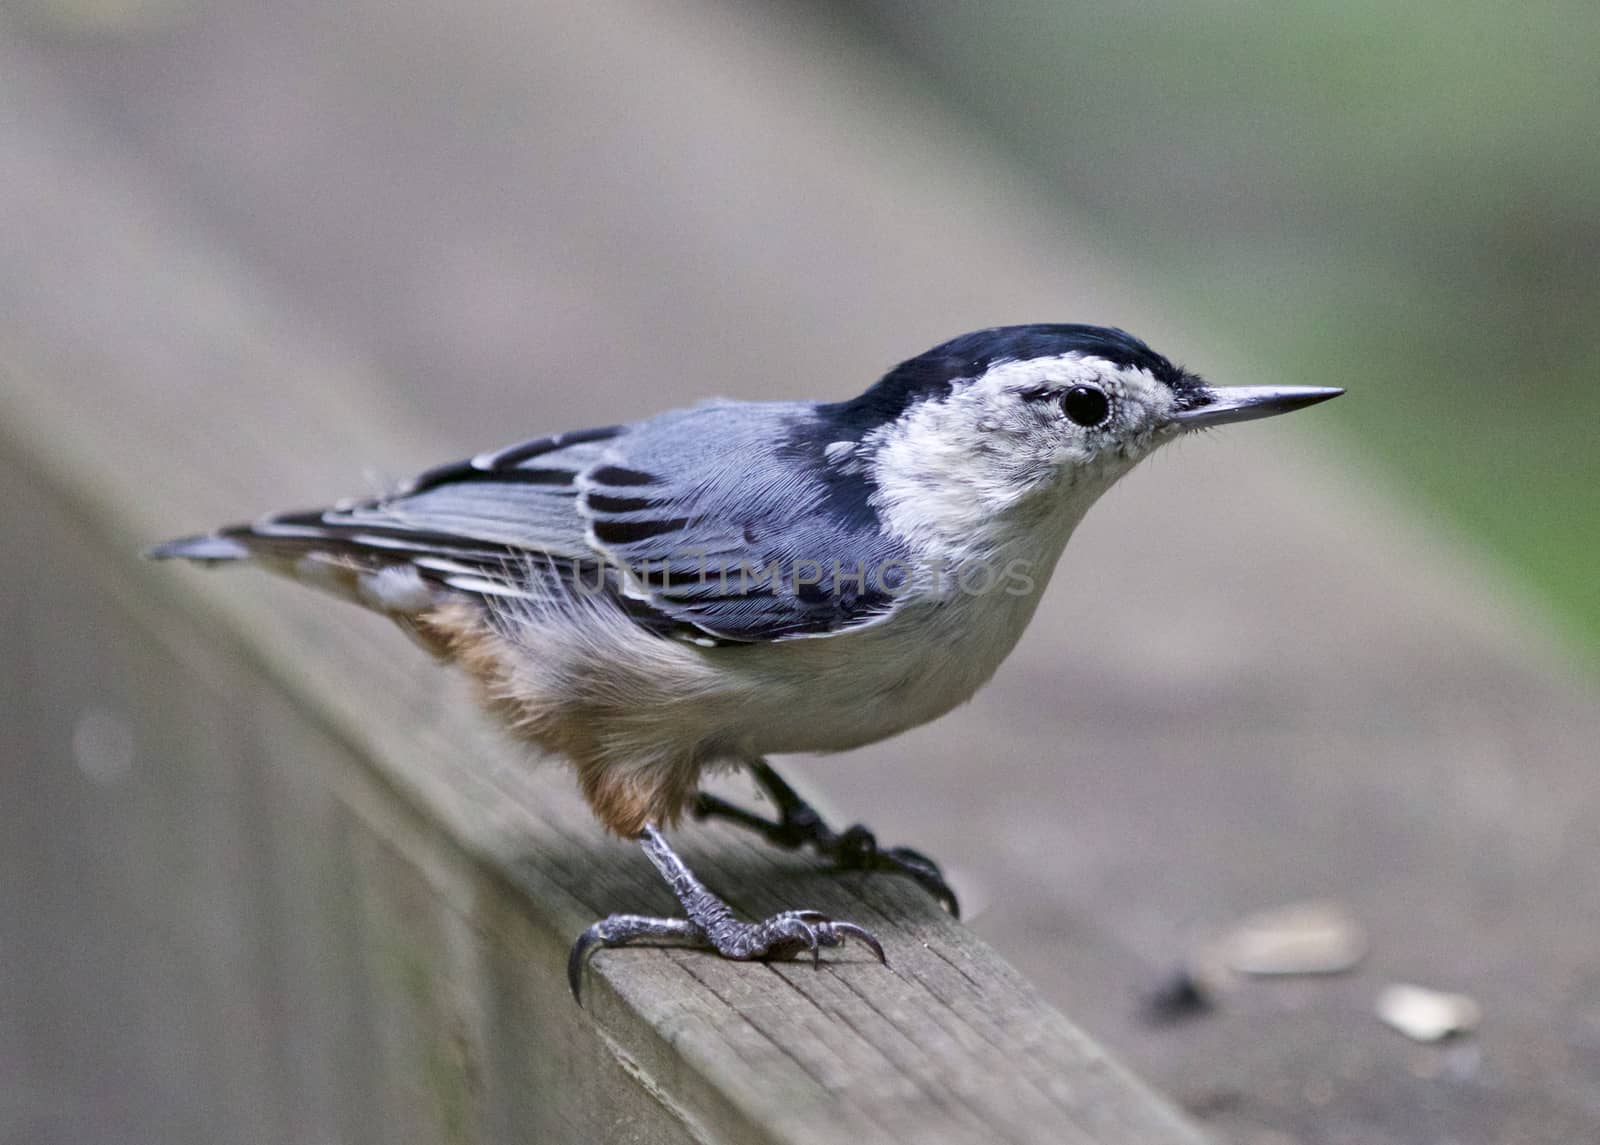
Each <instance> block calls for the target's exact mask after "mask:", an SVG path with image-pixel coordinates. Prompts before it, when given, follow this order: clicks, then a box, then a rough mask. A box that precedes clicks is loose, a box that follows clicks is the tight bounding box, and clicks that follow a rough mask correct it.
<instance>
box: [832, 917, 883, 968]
mask: <svg viewBox="0 0 1600 1145" xmlns="http://www.w3.org/2000/svg"><path fill="white" fill-rule="evenodd" d="M833 929H834V930H835V931H837V932H838V934H839V941H840V942H843V941H844V939H845V938H847V937H848V938H854V939H857V940H858V941H860V942H861V943H862V944H863V945H864V946H866V948H867V949H868V950H870V951H872V953H874V954H876V955H877V956H878V962H879V963H880V964H881V965H884V966H887V965H889V957H888V955H886V954H884V952H883V943H881V942H879V941H878V939H877V936H876V935H874V934H873V933H872V932H871V931H870V930H868V929H867V928H866V927H864V926H857V925H856V924H855V923H853V922H836V923H834V924H833Z"/></svg>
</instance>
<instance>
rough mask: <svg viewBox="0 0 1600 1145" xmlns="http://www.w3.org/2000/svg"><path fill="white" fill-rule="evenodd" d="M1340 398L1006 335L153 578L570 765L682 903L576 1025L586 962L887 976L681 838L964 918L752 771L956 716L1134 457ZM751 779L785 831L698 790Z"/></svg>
mask: <svg viewBox="0 0 1600 1145" xmlns="http://www.w3.org/2000/svg"><path fill="white" fill-rule="evenodd" d="M1343 392H1344V391H1343V390H1342V389H1335V388H1327V387H1315V386H1216V385H1212V384H1211V383H1210V382H1208V381H1206V380H1205V379H1203V378H1202V377H1200V376H1199V375H1197V374H1195V373H1192V372H1190V371H1189V370H1187V369H1185V368H1183V367H1182V366H1179V365H1176V364H1174V363H1173V361H1172V360H1170V359H1169V358H1167V357H1165V356H1163V355H1161V354H1159V353H1157V352H1156V351H1154V350H1152V349H1151V348H1150V347H1149V346H1148V345H1147V344H1146V343H1144V342H1143V341H1141V340H1139V339H1138V338H1136V337H1134V336H1133V335H1131V334H1128V333H1126V332H1124V331H1122V330H1120V329H1116V328H1112V327H1104V326H1094V325H1083V324H1075V323H1035V324H1028V325H1017V326H1000V327H992V328H988V329H983V330H977V331H974V332H972V333H968V334H964V335H962V336H960V337H957V338H954V339H952V340H950V341H947V342H944V343H942V344H940V345H938V346H935V347H934V348H933V349H931V350H928V351H926V352H925V353H922V354H919V355H917V356H915V357H912V358H910V359H908V360H906V361H904V362H902V363H900V364H899V365H898V366H895V367H894V368H893V369H891V370H889V371H888V372H887V373H886V374H884V375H883V376H882V377H881V378H880V379H879V380H878V381H877V382H876V383H874V384H873V385H871V386H870V387H868V388H867V389H866V390H864V391H863V392H861V393H860V394H859V395H858V396H855V397H853V398H849V399H846V400H839V401H800V400H794V401H760V402H757V401H738V400H728V399H717V400H712V401H707V402H704V403H701V404H698V405H695V406H692V407H688V408H684V409H678V410H673V411H669V412H666V413H661V414H658V415H655V416H653V417H648V418H645V419H643V420H639V421H633V422H627V423H621V424H616V425H609V426H603V427H599V428H593V429H582V430H576V431H569V432H564V433H556V434H553V435H549V436H545V437H538V438H534V439H532V440H528V441H523V442H520V443H518V444H514V445H510V446H506V447H504V448H499V449H492V450H489V451H487V452H483V453H479V454H477V455H476V456H473V457H470V458H468V459H466V460H462V461H457V462H452V463H449V464H445V465H440V466H437V467H435V468H432V469H429V470H427V471H425V472H423V473H422V474H420V475H419V476H417V477H415V478H413V479H411V480H409V481H407V482H405V483H403V484H401V485H399V486H397V487H395V488H393V489H392V490H391V491H389V492H387V493H384V494H382V495H377V496H368V497H362V498H355V499H351V500H346V501H341V502H339V503H336V504H334V505H333V506H331V507H329V508H323V509H315V510H310V511H295V512H285V513H276V514H272V515H270V516H266V517H263V518H261V519H258V520H256V521H254V522H252V523H249V524H237V525H230V526H227V527H224V528H220V529H217V530H215V531H213V532H209V533H205V534H201V535H196V536H188V537H183V538H180V539H177V540H172V541H168V542H166V543H164V544H160V545H157V546H155V547H154V548H153V549H151V550H149V551H148V553H147V555H148V556H150V557H153V558H157V559H170V558H183V559H187V560H189V561H193V562H198V563H200V564H203V565H207V566H213V565H222V564H251V565H256V566H260V567H263V568H265V569H268V570H271V571H273V572H277V573H282V574H285V575H287V576H290V577H292V578H294V579H296V580H298V581H301V582H303V583H306V584H309V585H313V586H316V587H318V588H321V589H324V590H328V591H331V592H333V593H335V594H337V595H339V596H341V597H343V598H345V599H347V600H350V601H353V602H355V603H358V604H360V605H363V606H365V607H366V608H368V609H371V610H373V611H376V612H378V613H380V614H383V615H385V616H387V617H389V618H391V619H392V620H393V621H395V622H396V623H398V624H399V625H400V626H401V627H403V628H404V629H405V630H406V631H407V632H409V633H410V634H411V635H412V636H414V637H415V638H416V639H417V640H418V641H419V642H420V643H422V644H423V645H424V646H425V647H426V648H428V649H429V650H430V651H432V652H433V653H434V654H436V655H437V656H438V657H440V658H441V659H443V660H446V661H449V662H453V663H454V664H456V665H458V666H459V667H460V668H461V669H463V670H464V671H465V672H466V673H467V674H468V675H469V676H470V677H471V678H472V679H473V680H474V681H475V682H476V685H477V693H478V696H479V698H480V700H481V702H482V704H483V705H484V706H485V707H486V708H487V709H488V710H489V711H490V712H491V713H492V714H493V715H494V716H495V717H497V718H498V719H499V721H500V723H501V724H502V725H503V727H504V728H506V729H507V730H508V731H509V732H510V734H511V735H512V736H513V737H515V738H516V739H518V740H520V741H522V742H523V743H525V744H527V745H530V746H531V747H532V748H534V749H537V750H538V751H539V752H541V753H543V754H544V755H548V756H554V757H558V758H561V759H564V760H565V761H566V762H567V763H568V764H570V766H571V768H572V771H573V774H574V775H575V777H576V780H577V783H578V786H579V788H580V789H581V791H582V794H583V796H584V797H585V799H586V800H587V802H588V805H589V807H590V808H591V809H592V811H593V813H594V815H595V816H596V818H597V819H598V820H599V822H600V824H601V825H602V826H603V827H604V828H606V829H607V830H608V831H609V832H611V833H613V834H615V835H617V836H620V837H622V838H624V839H630V840H636V841H637V842H638V844H639V845H640V847H641V848H642V849H643V851H644V853H645V855H646V856H647V857H648V858H649V860H650V861H651V862H652V863H653V864H654V866H655V868H656V869H657V870H658V871H659V873H660V874H661V876H662V878H663V879H665V881H666V882H667V883H668V885H669V886H670V887H671V889H672V891H673V893H674V895H675V897H676V898H677V900H678V902H679V904H680V905H681V907H682V909H683V914H682V915H681V916H676V917H651V916H646V915H638V914H626V913H620V914H613V915H610V916H608V917H606V918H603V919H601V920H599V921H598V922H596V923H594V924H593V925H592V926H590V927H589V928H588V929H586V930H585V931H584V932H583V933H582V934H581V935H580V936H579V937H578V939H577V940H576V941H575V942H574V944H573V946H572V948H571V951H570V955H569V959H568V964H567V973H568V978H569V982H570V985H571V988H572V992H573V995H574V996H575V997H577V998H579V1001H580V1004H581V994H580V990H581V982H582V975H583V972H584V969H585V966H586V965H587V962H588V960H589V959H590V958H591V957H592V956H593V955H594V954H595V952H597V951H598V950H601V949H604V948H607V947H615V946H622V945H627V944H632V943H640V942H644V943H651V944H660V943H670V944H681V945H686V946H693V947H701V948H705V949H708V950H710V951H714V952H715V953H716V954H719V955H721V956H722V957H725V958H729V959H736V960H754V959H781V958H792V957H798V956H802V955H805V954H808V953H809V954H810V955H811V956H812V957H813V958H818V957H820V953H821V950H822V948H826V947H837V946H840V945H841V944H843V943H845V942H846V941H847V940H855V941H857V942H860V943H862V944H863V945H865V946H866V947H867V948H869V949H870V950H871V951H872V952H873V953H874V954H875V955H876V956H877V958H878V959H879V960H880V961H885V960H886V955H885V952H884V949H883V946H882V944H881V943H880V942H879V941H878V939H877V937H876V936H875V935H874V934H872V932H871V931H869V930H867V929H866V928H864V927H862V926H859V925H857V924H855V923H853V922H850V921H848V920H843V919H836V918H832V917H829V916H828V915H826V914H825V913H823V912H820V911H815V910H807V909H792V910H785V911H782V912H779V913H778V914H775V915H773V916H772V917H770V918H766V919H762V920H758V921H745V920H743V919H741V918H739V917H738V916H737V915H736V914H735V912H734V911H733V910H732V908H731V907H730V906H729V905H728V904H727V903H726V901H725V900H724V899H722V898H721V897H720V896H718V895H717V894H716V893H714V892H713V891H711V890H710V889H708V888H707V887H706V886H705V884H703V883H702V882H701V881H700V880H699V879H698V878H697V877H696V876H695V874H694V873H693V872H692V871H691V870H690V869H689V867H688V865H687V864H685V863H684V861H683V860H682V858H681V857H680V856H679V855H678V854H677V852H676V851H675V850H674V849H673V847H672V845H671V844H670V842H669V841H668V839H667V836H666V834H665V832H666V831H668V830H670V829H672V828H674V827H675V826H676V825H678V824H679V823H681V821H682V820H683V819H684V818H685V816H692V817H695V818H720V819H726V820H729V821H731V822H733V823H736V824H738V825H740V826H743V827H748V828H750V829H752V830H755V831H757V832H759V833H760V834H762V835H763V836H764V837H765V838H767V839H768V840H769V841H771V842H772V843H774V844H777V845H780V846H784V847H787V848H791V849H795V848H800V847H810V848H811V849H813V850H814V851H816V852H817V853H819V854H820V855H822V856H823V857H826V858H828V859H831V860H832V861H833V862H835V863H836V864H837V865H839V866H841V867H845V868H855V869H862V870H871V871H885V872H890V873H898V874H900V875H904V876H907V877H909V878H911V879H913V880H914V881H915V882H916V883H917V884H918V885H920V886H922V887H924V888H925V889H926V890H928V891H929V892H930V893H931V894H932V895H933V896H934V897H935V898H936V899H937V900H939V901H940V902H941V903H942V904H943V905H944V906H945V907H946V909H948V910H949V911H951V912H952V913H958V912H959V904H958V902H957V900H956V896H955V895H954V893H953V892H952V891H951V889H950V887H949V885H948V883H947V882H946V880H945V879H944V876H943V874H942V872H941V871H940V869H939V867H938V865H937V864H936V863H935V862H933V860H931V859H929V858H928V857H927V856H926V855H925V854H924V853H922V852H921V851H917V850H915V849H912V848H910V847H882V846H879V845H878V842H877V840H876V838H875V836H874V835H873V834H872V832H871V831H869V830H868V829H866V828H865V827H862V826H860V825H856V826H852V827H850V828H849V829H847V830H844V831H836V830H834V829H833V828H832V827H830V826H829V825H828V824H827V823H826V822H825V821H824V819H823V817H822V816H821V815H819V814H818V813H817V812H816V811H815V810H814V809H813V808H811V807H810V806H809V805H808V804H807V803H806V802H805V801H804V800H803V799H802V798H801V797H800V796H799V795H798V794H797V793H796V792H795V791H794V789H793V788H792V787H790V786H789V784H788V783H787V782H786V781H785V780H784V779H783V777H782V776H780V775H779V774H778V772H777V771H776V770H774V769H773V767H772V766H771V764H770V763H768V762H767V757H768V756H771V755H776V754H789V753H816V752H837V751H845V750H849V749H854V748H859V747H863V746H866V745H869V744H873V743H876V742H878V741H881V740H884V739H887V738H888V737H891V736H894V735H896V734H898V733H900V732H903V731H906V730H907V729H910V728H913V727H916V726H918V725H921V724H924V723H927V722H928V721H931V720H934V719H937V718H938V717H940V716H942V715H944V714H946V713H947V712H949V711H950V710H951V709H953V708H955V707H957V706H958V705H960V704H961V703H963V702H965V701H966V700H968V699H970V698H971V697H972V696H973V695H974V693H976V692H977V691H978V689H979V688H981V687H982V686H983V685H984V684H985V683H986V682H987V681H988V680H989V679H990V677H991V676H993V674H994V673H995V671H996V669H997V668H998V667H999V666H1000V664H1001V662H1002V661H1003V660H1004V659H1005V658H1006V656H1007V654H1008V653H1010V651H1011V650H1012V648H1013V647H1014V646H1015V645H1016V643H1017V641H1018V639H1019V638H1020V637H1021V635H1022V633H1023V630H1024V629H1025V628H1026V627H1027V625H1028V622H1029V620H1030V618H1031V617H1032V616H1033V613H1034V611H1035V609H1036V607H1037V605H1038V603H1039V600H1040V598H1041V596H1042V594H1043V592H1044V590H1045V587H1046V584H1047V582H1048V581H1049V579H1050V575H1051V573H1052V571H1053V569H1054V568H1055V565H1056V563H1057V561H1058V559H1059V558H1060V557H1061V555H1062V552H1063V550H1064V549H1065V547H1066V544H1067V541H1068V539H1069V538H1070V537H1071V536H1072V533H1073V530H1074V529H1075V528H1076V526H1077V525H1078V523H1079V522H1080V521H1081V520H1082V519H1083V517H1084V514H1085V513H1086V512H1087V511H1088V509H1089V508H1090V506H1091V505H1093V504H1094V503H1095V501H1096V500H1098V499H1099V497H1100V496H1101V494H1103V493H1104V492H1105V491H1106V490H1107V489H1108V488H1110V487H1111V485H1112V484H1114V483H1115V482H1116V481H1117V480H1118V479H1119V478H1120V477H1122V476H1123V475H1124V474H1125V473H1127V472H1128V471H1129V470H1131V469H1132V468H1133V467H1134V466H1135V465H1136V464H1138V462H1139V461H1141V460H1142V459H1143V458H1145V457H1147V456H1149V455H1150V454H1151V453H1153V452H1154V451H1155V450H1157V449H1159V448H1160V447H1161V446H1162V445H1164V444H1166V443H1168V442H1170V441H1173V440H1175V439H1177V438H1179V437H1181V436H1183V435H1185V434H1189V433H1192V432H1195V431H1198V430H1203V429H1207V428H1210V427H1215V426H1221V425H1225V424H1228V423H1232V422H1239V421H1245V420H1249V419H1253V418H1261V417H1268V416H1272V415H1276V414H1281V413H1286V412H1289V411H1291V410H1298V409H1301V408H1304V407H1306V406H1309V405H1312V404H1315V403H1318V402H1322V401H1326V400H1328V399H1330V398H1333V397H1337V396H1338V395H1340V394H1341V393H1343ZM741 767H742V768H745V769H748V771H749V773H750V774H751V775H752V776H753V777H754V779H755V780H756V782H757V784H758V785H759V786H760V787H762V788H764V789H765V791H766V792H767V793H768V795H769V796H770V797H771V799H772V801H773V806H774V808H775V814H774V816H773V817H771V818H769V817H767V816H764V815H760V814H758V813H755V812H752V811H749V810H747V809H744V808H742V807H739V806H737V805H736V804H733V803H731V802H729V801H726V800H724V799H721V798H720V797H717V796H715V795H713V794H710V793H707V792H702V791H701V790H700V785H701V781H702V779H703V778H705V777H707V776H708V775H711V774H714V773H716V772H718V771H719V770H727V769H737V768H741Z"/></svg>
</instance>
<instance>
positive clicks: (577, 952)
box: [567, 923, 605, 1009]
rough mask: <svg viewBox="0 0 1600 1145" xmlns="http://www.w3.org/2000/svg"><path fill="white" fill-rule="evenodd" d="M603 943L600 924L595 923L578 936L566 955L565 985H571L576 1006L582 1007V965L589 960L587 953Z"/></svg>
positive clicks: (591, 952) (590, 952)
mask: <svg viewBox="0 0 1600 1145" xmlns="http://www.w3.org/2000/svg"><path fill="white" fill-rule="evenodd" d="M604 945H605V939H604V938H603V937H601V935H600V924H599V923H596V924H595V925H594V926H591V927H590V928H589V929H588V930H586V931H584V932H583V933H582V934H580V935H579V936H578V941H576V942H574V943H573V944H572V953H570V954H568V955H567V985H568V986H570V987H572V1000H573V1001H574V1002H576V1003H578V1008H579V1009H582V1008H583V966H584V963H586V962H588V961H589V955H591V954H593V953H594V952H595V951H596V950H598V949H599V948H600V947H602V946H604Z"/></svg>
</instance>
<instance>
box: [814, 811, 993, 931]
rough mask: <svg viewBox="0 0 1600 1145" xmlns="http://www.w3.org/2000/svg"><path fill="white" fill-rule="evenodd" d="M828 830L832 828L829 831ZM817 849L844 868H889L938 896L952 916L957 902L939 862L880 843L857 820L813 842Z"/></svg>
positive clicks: (957, 911)
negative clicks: (818, 841) (825, 840)
mask: <svg viewBox="0 0 1600 1145" xmlns="http://www.w3.org/2000/svg"><path fill="white" fill-rule="evenodd" d="M830 834H832V832H830ZM813 846H815V847H816V849H817V851H818V852H819V853H821V854H823V855H826V856H828V857H829V858H830V859H832V860H833V861H834V862H835V863H836V864H837V865H838V866H839V868H840V869H841V870H845V871H890V872H892V873H894V874H899V875H904V876H906V878H908V879H911V880H912V881H913V882H915V883H916V884H917V885H918V886H920V887H921V888H922V889H923V890H925V891H927V892H928V893H929V894H930V895H932V896H933V897H934V898H936V899H938V900H939V903H940V905H941V906H943V907H944V908H945V909H946V910H947V911H949V912H950V913H951V914H952V915H954V916H955V917H956V918H960V917H961V903H960V902H959V901H958V900H957V899H956V892H955V891H953V890H951V889H950V884H949V883H947V882H945V878H944V872H943V871H941V870H939V864H938V863H935V862H934V861H933V860H932V859H930V858H928V856H926V855H924V854H923V853H922V852H921V851H918V850H916V849H914V848H912V847H880V846H878V840H877V837H876V836H875V835H873V833H872V832H871V831H869V830H867V828H865V827H863V826H862V825H861V824H860V823H857V824H855V825H854V826H852V827H847V828H845V829H844V830H843V831H841V832H839V833H838V834H837V835H834V837H833V839H832V840H831V841H830V842H828V843H826V844H823V843H813Z"/></svg>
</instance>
